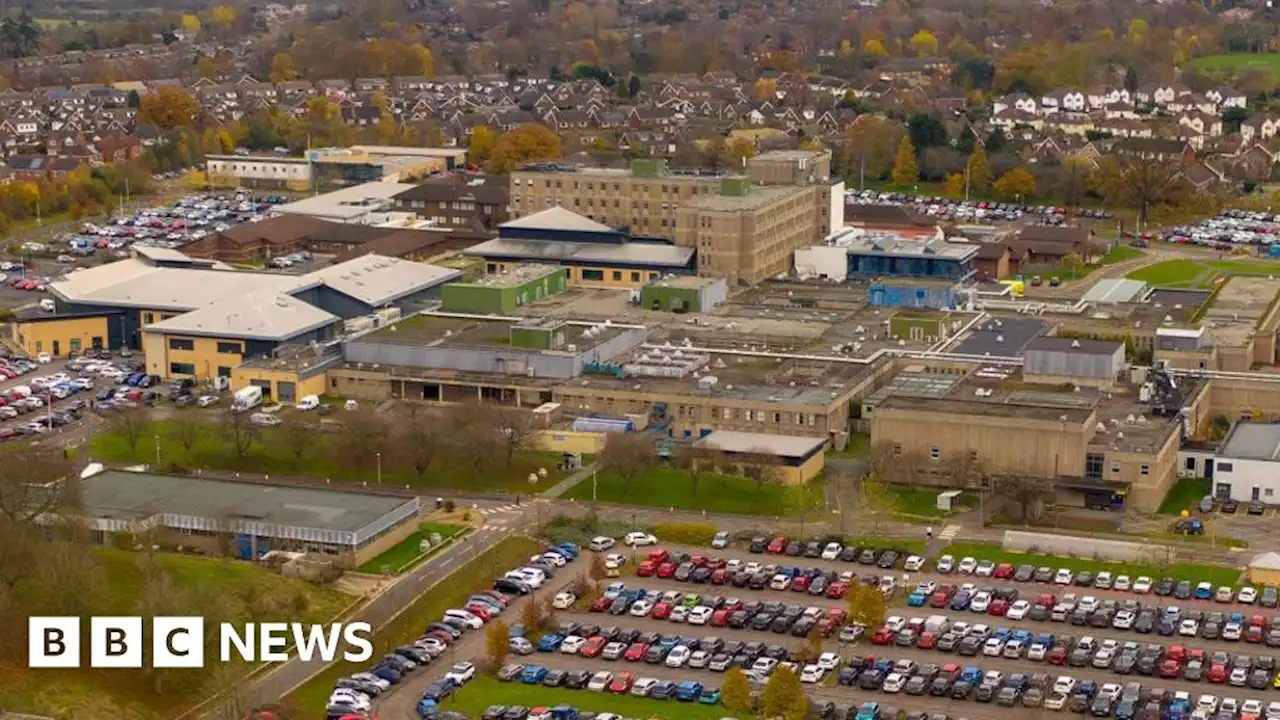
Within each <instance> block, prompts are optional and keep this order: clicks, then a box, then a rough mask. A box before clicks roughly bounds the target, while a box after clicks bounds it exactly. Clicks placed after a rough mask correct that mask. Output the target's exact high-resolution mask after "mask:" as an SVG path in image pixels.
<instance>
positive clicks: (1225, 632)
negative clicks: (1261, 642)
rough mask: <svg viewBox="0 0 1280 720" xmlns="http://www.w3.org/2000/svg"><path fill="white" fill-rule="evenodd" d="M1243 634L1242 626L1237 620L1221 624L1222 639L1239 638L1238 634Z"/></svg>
mask: <svg viewBox="0 0 1280 720" xmlns="http://www.w3.org/2000/svg"><path fill="white" fill-rule="evenodd" d="M1243 634H1244V626H1242V625H1241V624H1240V623H1238V622H1229V623H1227V624H1226V625H1223V626H1222V639H1223V640H1239V639H1240V636H1241V635H1243Z"/></svg>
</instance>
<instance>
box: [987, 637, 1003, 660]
mask: <svg viewBox="0 0 1280 720" xmlns="http://www.w3.org/2000/svg"><path fill="white" fill-rule="evenodd" d="M1001 652H1004V641H1003V640H1001V639H1000V638H994V637H993V638H987V641H986V642H985V643H983V644H982V654H983V655H986V656H987V657H1000V653H1001Z"/></svg>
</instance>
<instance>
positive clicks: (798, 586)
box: [791, 575, 809, 592]
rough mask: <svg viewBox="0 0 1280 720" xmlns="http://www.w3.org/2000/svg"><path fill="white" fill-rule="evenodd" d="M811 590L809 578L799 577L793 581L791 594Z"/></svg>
mask: <svg viewBox="0 0 1280 720" xmlns="http://www.w3.org/2000/svg"><path fill="white" fill-rule="evenodd" d="M808 589H809V578H807V577H805V576H804V575H797V576H795V577H794V578H792V579H791V592H805V591H806V590H808Z"/></svg>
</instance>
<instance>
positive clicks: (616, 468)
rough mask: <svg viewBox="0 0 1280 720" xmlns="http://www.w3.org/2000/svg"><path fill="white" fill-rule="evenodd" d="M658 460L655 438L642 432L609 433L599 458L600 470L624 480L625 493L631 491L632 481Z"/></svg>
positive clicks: (623, 489) (623, 488)
mask: <svg viewBox="0 0 1280 720" xmlns="http://www.w3.org/2000/svg"><path fill="white" fill-rule="evenodd" d="M657 461H658V449H657V446H656V444H655V443H654V441H653V439H652V438H650V437H648V436H646V435H644V434H641V433H609V435H608V437H607V438H606V439H605V443H604V449H603V450H601V451H600V457H599V459H598V460H597V465H598V466H599V467H598V471H599V472H604V473H613V474H615V475H617V476H618V477H619V478H620V479H621V480H622V491H623V493H624V494H630V493H631V481H632V480H634V479H635V478H636V476H637V475H639V474H641V473H642V472H644V471H646V470H648V469H649V468H652V467H653V466H654V465H655V464H656V463H657Z"/></svg>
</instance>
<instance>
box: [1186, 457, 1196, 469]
mask: <svg viewBox="0 0 1280 720" xmlns="http://www.w3.org/2000/svg"><path fill="white" fill-rule="evenodd" d="M1187 469H1188V470H1195V469H1196V459H1195V458H1193V457H1189V458H1187Z"/></svg>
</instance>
